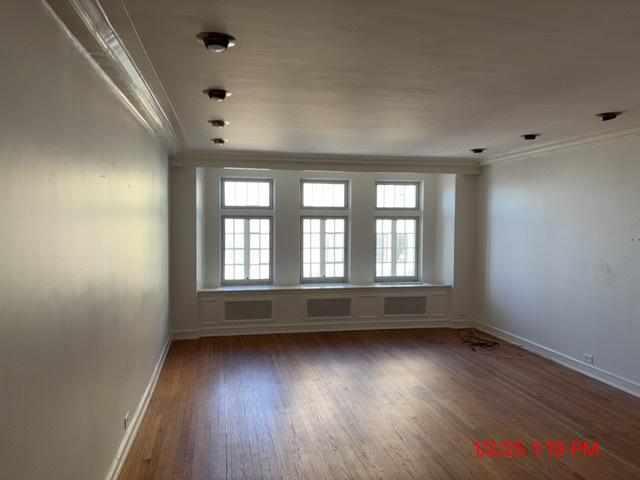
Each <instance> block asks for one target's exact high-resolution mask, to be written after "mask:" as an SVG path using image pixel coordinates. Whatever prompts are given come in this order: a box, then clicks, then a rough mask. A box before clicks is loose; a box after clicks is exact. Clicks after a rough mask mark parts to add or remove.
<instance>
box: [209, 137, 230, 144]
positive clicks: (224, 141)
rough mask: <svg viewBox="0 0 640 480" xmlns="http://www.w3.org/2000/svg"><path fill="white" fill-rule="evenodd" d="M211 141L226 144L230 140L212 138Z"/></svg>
mask: <svg viewBox="0 0 640 480" xmlns="http://www.w3.org/2000/svg"><path fill="white" fill-rule="evenodd" d="M211 141H212V142H213V143H215V144H216V145H224V144H225V143H227V142H228V141H229V139H227V138H212V139H211Z"/></svg>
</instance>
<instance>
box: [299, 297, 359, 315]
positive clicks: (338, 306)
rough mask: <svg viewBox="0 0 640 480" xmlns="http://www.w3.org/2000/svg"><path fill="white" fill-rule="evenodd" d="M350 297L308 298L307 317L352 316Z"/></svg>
mask: <svg viewBox="0 0 640 480" xmlns="http://www.w3.org/2000/svg"><path fill="white" fill-rule="evenodd" d="M350 316H351V299H350V298H310V299H309V300H307V317H309V318H330V317H350Z"/></svg>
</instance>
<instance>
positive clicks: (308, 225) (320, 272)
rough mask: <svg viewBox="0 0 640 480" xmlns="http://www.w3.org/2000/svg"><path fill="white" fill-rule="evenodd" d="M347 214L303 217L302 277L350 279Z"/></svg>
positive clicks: (338, 280) (329, 280) (325, 280)
mask: <svg viewBox="0 0 640 480" xmlns="http://www.w3.org/2000/svg"><path fill="white" fill-rule="evenodd" d="M346 227H347V220H346V218H344V217H302V281H303V282H344V281H346V278H347V274H346V268H345V265H346V232H347V228H346Z"/></svg>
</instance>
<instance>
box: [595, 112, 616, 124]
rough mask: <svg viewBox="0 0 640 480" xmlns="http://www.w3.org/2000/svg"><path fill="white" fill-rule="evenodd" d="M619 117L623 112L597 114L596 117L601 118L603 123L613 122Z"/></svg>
mask: <svg viewBox="0 0 640 480" xmlns="http://www.w3.org/2000/svg"><path fill="white" fill-rule="evenodd" d="M619 115H622V112H603V113H596V117H600V118H601V119H602V121H603V122H606V121H608V120H613V119H614V118H616V117H618V116H619Z"/></svg>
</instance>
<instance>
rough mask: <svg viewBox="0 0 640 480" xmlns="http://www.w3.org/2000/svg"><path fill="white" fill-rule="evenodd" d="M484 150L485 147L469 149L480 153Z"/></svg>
mask: <svg viewBox="0 0 640 480" xmlns="http://www.w3.org/2000/svg"><path fill="white" fill-rule="evenodd" d="M485 150H486V148H472V149H471V151H472V152H473V153H482V152H484V151H485Z"/></svg>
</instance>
